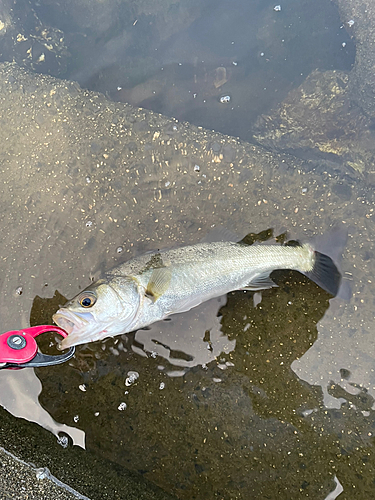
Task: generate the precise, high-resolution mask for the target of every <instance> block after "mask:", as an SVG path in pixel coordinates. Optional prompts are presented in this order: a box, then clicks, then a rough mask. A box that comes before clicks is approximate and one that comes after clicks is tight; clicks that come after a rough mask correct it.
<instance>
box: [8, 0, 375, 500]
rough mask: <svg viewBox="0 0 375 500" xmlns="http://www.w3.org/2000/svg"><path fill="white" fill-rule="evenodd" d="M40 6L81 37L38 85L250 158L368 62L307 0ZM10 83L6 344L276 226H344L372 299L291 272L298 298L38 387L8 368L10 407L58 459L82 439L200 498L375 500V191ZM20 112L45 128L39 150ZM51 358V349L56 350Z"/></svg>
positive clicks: (232, 300) (167, 327)
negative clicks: (10, 337) (158, 268)
mask: <svg viewBox="0 0 375 500" xmlns="http://www.w3.org/2000/svg"><path fill="white" fill-rule="evenodd" d="M20 7H21V4H20ZM33 7H34V9H35V13H36V14H37V15H38V16H39V18H40V19H42V20H43V22H44V23H45V24H46V25H48V26H50V27H51V26H52V27H54V29H55V30H60V31H61V33H63V34H64V38H63V40H64V43H63V44H64V46H65V47H66V51H65V52H64V51H63V50H62V49H61V50H60V51H59V52H56V51H54V50H51V51H50V53H48V52H46V54H47V55H46V56H45V57H46V59H45V66H44V65H43V64H42V62H43V61H42V62H38V59H37V58H36V55H35V54H37V52H36V45H34V52H35V54H34V55H35V59H34V61H33V65H32V66H31V69H33V70H36V71H38V72H44V73H51V74H53V75H57V76H60V77H64V78H67V79H68V80H78V81H79V83H80V84H81V86H82V87H84V88H89V89H93V90H97V91H100V92H103V93H105V94H107V96H108V97H110V98H111V99H114V100H118V101H121V100H123V101H130V102H131V103H132V104H134V105H137V106H142V107H145V108H147V109H151V110H153V111H157V112H161V113H163V114H165V115H167V116H173V117H176V118H178V119H180V120H188V121H189V122H191V123H193V124H195V125H198V126H203V127H207V128H208V129H215V130H217V131H219V132H222V133H226V134H229V135H235V136H239V137H240V138H241V139H244V140H251V138H252V125H253V123H254V121H255V119H256V117H257V116H258V115H259V114H260V113H265V112H267V111H268V110H270V109H271V108H272V107H273V106H275V105H276V104H277V103H279V102H281V101H282V100H283V98H284V97H285V96H286V94H287V93H288V91H289V90H290V89H292V88H294V87H296V86H298V85H299V84H300V83H301V82H302V81H303V80H304V79H305V78H306V76H307V75H308V74H309V73H310V72H311V71H312V70H314V69H316V68H317V67H318V68H319V69H321V70H325V69H342V70H347V71H349V70H350V68H351V65H352V64H353V58H354V46H353V43H352V41H351V39H350V37H349V35H348V34H347V32H346V31H345V29H343V28H342V23H341V22H340V20H339V17H338V14H337V12H336V11H335V9H334V7H333V4H331V3H329V2H323V1H319V2H311V1H302V2H294V1H291V2H288V4H285V5H284V4H281V11H277V10H274V7H275V4H274V3H271V2H258V1H254V2H240V1H238V2H219V3H213V2H205V3H198V2H189V3H187V4H181V3H173V2H169V3H168V2H166V3H165V4H164V3H163V4H157V5H154V4H153V3H151V4H150V5H149V4H147V2H145V3H143V2H142V3H137V4H132V3H130V2H129V3H120V4H118V3H115V2H112V3H111V2H108V3H105V4H102V3H95V2H89V1H87V2H86V3H85V4H77V3H76V2H69V1H66V2H63V3H61V2H60V3H59V4H55V3H49V2H40V3H38V4H37V5H34V6H33ZM28 29H29V30H33V29H35V27H31V28H30V27H28ZM25 30H26V28H25ZM38 33H39V34H40V30H39V31H38ZM38 36H39V35H38ZM60 38H61V37H60ZM38 40H39V39H38ZM56 40H57V39H56ZM22 43H26V42H22ZM38 43H39V44H40V47H42V46H43V45H42V42H41V41H40V40H39V42H38ZM49 43H51V41H50V42H49ZM56 44H57V45H56V46H58V43H57V42H56ZM60 48H61V47H60ZM9 50H10V49H9ZM41 51H42V49H40V51H39V52H38V54H39V55H38V57H40V56H41V54H42V52H41ZM26 53H27V51H26ZM56 53H57V55H56ZM54 55H55V56H56V57H54ZM3 58H4V59H6V55H5V56H4V54H3ZM21 59H22V58H21ZM56 61H58V62H59V64H57V63H56ZM26 62H27V61H26ZM3 76H4V78H3V80H4V82H5V80H6V81H7V82H9V81H10V78H13V80H12V81H11V83H10V86H11V92H10V94H6V92H8V87H6V86H5V83H4V88H5V89H6V90H4V88H2V89H1V91H2V92H3V94H2V96H7V95H8V97H7V98H8V99H9V103H7V100H6V98H5V97H2V101H1V102H2V103H3V104H2V106H3V109H4V110H5V111H3V115H4V116H6V117H7V120H8V122H6V124H5V126H4V127H3V130H2V132H1V134H2V136H1V141H0V142H1V143H2V144H6V147H4V148H3V150H2V156H1V161H2V165H3V180H4V185H5V186H14V182H15V180H14V179H15V174H14V172H13V170H12V168H13V169H14V171H16V172H17V174H16V175H17V177H16V178H17V179H18V181H17V183H16V186H17V188H18V193H17V194H16V195H13V194H12V192H11V191H10V192H9V190H8V189H5V190H4V192H3V194H2V199H1V203H2V205H1V208H2V210H1V213H2V214H3V216H2V222H1V224H2V225H3V227H4V232H6V236H7V237H6V238H4V239H3V242H2V257H3V259H4V261H7V259H8V262H9V263H10V264H8V263H6V264H4V268H3V269H2V271H3V273H4V280H3V283H2V284H1V286H2V294H3V295H2V298H1V301H2V302H1V305H2V312H3V315H2V319H3V326H4V330H5V329H11V328H18V327H21V326H26V325H27V324H28V322H29V321H30V323H31V324H39V323H49V322H50V321H51V315H52V314H53V313H54V312H55V311H56V309H57V308H58V305H59V304H61V303H62V302H63V301H64V297H71V296H73V295H75V294H76V293H77V291H78V290H79V289H81V288H83V287H85V286H87V284H88V283H89V282H90V280H91V279H96V278H98V277H99V276H100V273H101V272H102V271H104V270H105V269H108V268H109V267H111V266H113V265H115V264H116V263H119V262H122V261H124V260H126V259H127V258H128V257H130V256H132V255H136V254H139V253H140V252H143V251H147V250H150V249H155V248H159V247H165V246H168V245H176V244H183V243H185V244H188V243H194V242H197V241H199V240H200V239H201V237H202V236H204V234H206V233H207V232H209V231H210V229H212V226H214V225H219V224H222V225H225V226H226V227H229V228H230V229H231V230H233V231H235V232H237V233H238V234H239V236H240V237H242V236H243V235H244V234H246V233H248V232H249V231H254V232H257V233H260V232H261V231H264V230H267V229H268V228H270V227H274V228H275V231H274V234H275V235H277V234H280V233H282V232H283V231H288V235H289V237H290V238H302V239H310V238H312V237H313V236H314V235H316V234H322V233H327V232H329V231H330V230H331V228H332V226H333V225H334V224H336V223H338V222H340V223H342V224H343V225H344V226H346V227H347V228H348V241H347V244H346V249H345V251H344V254H343V263H342V267H343V273H344V279H345V281H346V282H350V283H351V286H352V297H351V299H350V300H349V301H344V300H341V299H333V300H332V299H331V298H330V297H329V296H328V295H327V294H326V293H325V292H323V291H322V290H321V289H319V288H318V287H317V286H316V285H314V284H313V283H311V282H309V281H308V280H307V279H305V278H303V277H301V276H300V275H298V274H290V273H279V274H278V275H276V276H275V279H276V280H277V282H278V283H279V288H278V289H274V290H269V291H265V292H263V293H262V294H261V295H259V294H253V293H250V292H247V293H243V292H236V293H232V294H229V295H228V297H222V298H219V299H214V300H212V301H210V302H208V303H206V304H203V305H201V306H200V307H198V308H196V309H194V310H193V311H190V312H188V313H184V314H181V315H178V316H175V317H172V318H171V319H170V321H165V322H161V323H157V324H155V325H152V326H151V327H150V329H149V330H141V331H138V332H135V333H133V334H129V335H123V336H121V337H118V338H115V339H109V340H106V341H103V342H96V343H94V344H92V345H88V346H80V347H79V348H78V349H77V354H76V357H75V359H74V360H72V361H71V362H69V363H67V364H65V365H62V366H56V367H54V368H46V369H39V370H36V376H35V375H34V372H33V371H31V370H29V371H27V372H26V371H22V372H7V373H5V372H1V373H0V374H1V376H2V378H3V380H2V382H3V387H6V390H3V392H2V394H1V398H2V399H1V404H2V405H3V406H5V407H6V408H8V409H9V411H11V412H12V413H13V414H15V415H16V416H22V417H24V418H27V419H29V420H32V421H36V422H38V423H40V424H41V425H43V426H44V427H45V428H47V429H50V430H51V432H53V433H55V434H57V433H58V432H60V438H59V441H57V442H56V447H59V446H60V445H61V444H63V445H65V444H66V443H67V442H68V441H69V440H68V441H66V440H64V436H65V437H66V436H70V437H71V438H72V440H73V441H74V443H75V444H77V445H80V446H82V447H85V448H86V449H87V452H88V453H90V454H94V455H95V456H97V457H99V458H100V457H103V458H106V459H109V460H111V461H112V462H114V463H116V464H121V465H123V466H125V467H126V468H129V469H131V470H134V471H137V472H138V473H140V474H142V475H143V476H145V477H146V478H148V479H150V480H151V481H153V482H155V483H156V484H158V485H159V486H161V487H162V488H163V489H164V490H165V491H167V492H170V493H173V494H175V495H176V496H177V497H178V498H181V499H193V498H196V499H206V498H220V499H234V498H246V499H247V498H254V499H265V498H276V497H279V498H285V499H289V498H314V499H320V498H321V499H333V498H336V497H337V496H338V495H339V493H340V492H341V491H342V490H343V493H342V494H341V495H340V498H361V499H367V498H371V497H372V496H373V495H374V484H373V480H374V466H375V463H374V456H373V453H374V451H373V432H375V431H374V425H375V422H374V408H373V404H374V397H375V392H374V391H375V376H374V368H373V365H374V354H375V351H374V347H375V346H374V342H373V340H372V335H371V334H372V331H373V321H374V315H373V307H374V300H375V299H374V291H373V285H372V276H373V271H374V264H373V259H374V243H373V237H372V235H373V229H374V226H373V222H372V216H373V212H374V194H373V190H371V189H370V188H369V187H368V186H367V185H366V184H365V183H364V182H363V179H362V178H361V177H360V176H359V175H358V176H357V175H355V173H353V172H352V173H351V174H350V175H348V173H347V172H341V171H340V170H339V167H338V166H337V165H332V164H329V163H328V162H327V163H324V162H323V163H320V164H319V165H318V166H314V168H313V167H311V165H309V164H307V163H306V164H304V163H303V162H301V161H299V160H294V159H291V158H290V157H287V156H285V157H283V156H280V157H279V156H276V155H275V156H273V155H271V154H270V153H265V152H264V151H261V150H259V149H257V148H256V147H253V146H250V145H243V144H241V143H237V142H236V141H234V140H232V139H230V138H223V137H221V136H219V135H217V134H216V135H215V134H210V133H206V132H205V131H204V130H203V131H201V130H198V129H197V128H190V127H189V126H185V125H182V124H180V123H177V122H171V121H168V120H166V119H164V118H159V117H155V116H152V115H149V114H147V113H144V114H142V112H138V111H134V112H133V111H129V110H128V109H127V108H125V111H123V112H122V111H121V109H120V108H119V107H116V105H114V104H110V103H109V104H108V101H106V100H105V99H104V97H103V98H98V99H94V98H92V97H91V95H90V94H87V95H86V96H83V95H82V94H79V93H78V90H76V89H75V88H74V86H66V87H65V88H63V87H60V88H59V87H57V88H56V89H55V88H54V87H53V85H52V84H50V83H49V82H48V81H47V82H45V87H43V89H42V90H40V91H39V90H38V83H36V82H37V80H36V79H35V78H34V77H31V76H30V77H29V80H27V78H28V77H27V76H24V75H21V74H18V73H17V74H16V77H13V76H11V77H9V74H8V73H6V71H4V72H3ZM19 85H20V86H21V87H20V88H19V87H18V86H19ZM12 96H13V98H14V100H13V101H12ZM224 96H229V97H230V100H229V102H227V103H221V102H220V97H224ZM101 99H102V100H101ZM34 101H35V102H38V103H39V102H41V103H42V104H40V108H39V111H38V108H37V105H36V104H35V107H33V106H34V105H33V102H34ZM17 102H18V103H19V102H22V103H23V105H24V106H25V107H26V109H29V110H31V111H30V112H29V113H25V116H24V115H22V116H23V118H22V119H23V120H24V122H22V127H21V129H22V134H21V135H17V134H18V133H19V129H20V127H19V123H18V121H17V120H19V118H17V119H16V118H14V117H15V116H17V117H18V116H19V115H18V114H17V113H16V112H15V111H12V110H19V108H17ZM67 102H68V104H69V105H67ZM4 103H5V104H4ZM18 105H19V104H18ZM12 106H13V107H12ZM46 109H47V111H48V113H49V114H46V112H45V110H46ZM50 110H51V111H50ZM20 116H21V115H20ZM75 116H79V119H78V118H77V120H76V119H75ZM12 117H13V118H12ZM56 124H57V125H56ZM7 127H8V130H7ZM46 131H47V132H46ZM45 133H47V134H48V133H52V139H51V138H48V137H49V136H48V135H44V134H45ZM48 148H50V149H48ZM9 158H10V159H9ZM12 162H13V163H12ZM8 165H11V167H12V168H10V167H9V168H8ZM196 165H198V166H199V169H197V168H195V167H196ZM7 168H8V170H10V172H9V173H7V172H8V170H7ZM18 168H19V170H17V169H18ZM14 200H17V202H15V201H14ZM12 203H13V204H14V205H15V207H17V208H16V209H13V208H11V209H10V208H9V207H12V206H13V205H12ZM20 207H22V209H21V208H20ZM18 211H19V212H18ZM332 246H335V242H334V241H333V242H332ZM120 247H121V251H120V252H119V251H118V249H119V248H120ZM19 286H22V287H23V294H22V295H21V296H19V295H17V294H16V293H15V290H16V288H18V287H19ZM55 290H58V293H56V294H55V296H54V293H55ZM53 296H54V298H52V297H53ZM15 318H16V320H15ZM18 318H19V319H18ZM50 342H53V339H44V340H41V343H40V345H41V347H42V349H43V350H44V351H48V350H49V349H52V347H51V346H50V345H49V344H50ZM39 393H40V394H39ZM61 433H63V434H61ZM98 480H99V479H98ZM334 490H335V493H332V494H331V495H330V492H332V491H334ZM82 493H84V491H82Z"/></svg>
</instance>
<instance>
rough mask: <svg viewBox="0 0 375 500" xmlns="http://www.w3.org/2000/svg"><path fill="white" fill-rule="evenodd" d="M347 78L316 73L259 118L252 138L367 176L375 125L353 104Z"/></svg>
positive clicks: (373, 152) (338, 73) (374, 145)
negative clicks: (342, 166)
mask: <svg viewBox="0 0 375 500" xmlns="http://www.w3.org/2000/svg"><path fill="white" fill-rule="evenodd" d="M349 79H350V76H349V75H348V74H347V73H345V72H342V71H325V72H321V71H318V70H316V71H314V72H313V73H311V74H310V75H309V76H308V77H307V78H306V80H305V81H304V82H303V84H302V85H300V86H299V87H298V88H297V89H294V90H292V91H291V92H290V93H289V95H288V96H287V98H286V99H285V100H284V101H283V102H282V103H281V104H280V105H279V106H278V107H277V108H276V109H274V110H273V111H272V112H271V113H270V114H269V115H267V116H265V115H263V116H261V117H259V118H258V120H257V122H256V125H255V127H254V137H255V139H256V140H257V141H258V142H259V143H260V144H262V145H263V146H265V147H267V148H271V149H273V150H277V151H286V152H289V153H294V154H296V155H297V156H301V157H303V158H315V159H326V160H327V161H329V162H337V163H338V164H343V165H344V166H345V167H346V169H347V171H348V172H350V171H356V172H358V173H363V174H366V175H367V174H368V175H369V177H371V174H372V172H373V170H374V169H373V165H374V163H375V130H374V123H373V121H372V120H371V118H370V117H368V116H366V115H364V114H363V113H362V110H361V108H359V107H358V106H357V105H355V104H354V103H353V102H352V99H351V93H350V88H349V87H348V81H349ZM371 180H372V177H371Z"/></svg>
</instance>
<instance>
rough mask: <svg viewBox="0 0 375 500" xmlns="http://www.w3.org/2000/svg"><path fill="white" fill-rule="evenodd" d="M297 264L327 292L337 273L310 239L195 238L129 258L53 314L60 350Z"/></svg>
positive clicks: (261, 284)
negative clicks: (285, 242) (295, 242)
mask: <svg viewBox="0 0 375 500" xmlns="http://www.w3.org/2000/svg"><path fill="white" fill-rule="evenodd" d="M277 269H292V270H296V271H300V272H301V273H303V274H305V275H306V276H308V277H309V278H310V279H312V280H313V281H315V282H316V283H317V284H318V285H319V286H321V287H322V288H324V289H325V290H327V291H328V292H329V293H331V294H332V295H336V293H337V291H338V288H339V285H340V281H341V274H340V272H339V271H338V269H337V267H336V265H335V264H334V263H333V261H332V259H331V258H330V257H328V256H327V255H324V254H321V253H319V252H317V251H315V250H314V248H313V247H312V246H311V245H310V244H304V245H301V246H281V245H269V244H254V245H246V244H244V243H242V242H239V243H236V242H231V241H227V242H213V243H199V244H196V245H191V246H185V247H181V248H176V249H172V250H166V251H163V252H159V251H157V252H154V253H148V254H145V255H142V256H139V257H135V258H133V259H131V260H129V261H128V262H125V263H124V264H122V265H120V266H118V267H116V268H114V269H112V270H111V271H109V272H108V273H107V274H106V275H105V276H104V278H103V279H100V280H99V281H97V282H95V283H93V284H92V285H90V286H89V287H87V288H86V289H85V290H84V291H83V292H81V293H79V294H78V295H77V296H76V297H74V298H73V299H72V300H71V301H69V302H68V303H67V304H66V305H65V306H64V307H62V308H60V309H59V310H58V311H57V313H56V314H55V315H54V316H53V320H54V321H55V323H56V324H57V325H58V326H59V327H61V328H63V329H64V330H65V331H66V332H67V333H68V336H67V337H66V338H65V339H63V340H62V342H61V344H60V349H65V348H67V347H70V346H73V345H78V344H83V343H86V342H93V341H95V340H100V339H104V338H106V337H113V336H115V335H119V334H123V333H127V332H131V331H134V330H137V329H139V328H142V327H145V326H147V325H150V324H152V323H154V322H155V321H159V320H162V319H163V318H166V317H167V316H170V315H171V314H175V313H180V312H183V311H188V310H189V309H191V308H193V307H196V306H197V305H199V304H201V303H202V302H204V301H206V300H209V299H211V298H213V297H218V296H220V295H224V294H226V293H228V292H230V291H233V290H261V289H266V288H271V287H273V286H277V285H276V284H275V283H274V282H273V281H272V279H271V278H270V273H271V272H272V271H275V270H277Z"/></svg>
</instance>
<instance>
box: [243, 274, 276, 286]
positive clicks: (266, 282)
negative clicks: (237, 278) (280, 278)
mask: <svg viewBox="0 0 375 500" xmlns="http://www.w3.org/2000/svg"><path fill="white" fill-rule="evenodd" d="M274 286H278V285H276V283H275V282H274V281H272V280H271V278H270V273H269V271H266V272H265V273H262V274H258V275H257V276H255V277H254V278H253V279H252V280H251V281H250V283H249V284H248V285H247V286H245V287H243V288H242V290H265V289H266V288H272V287H274Z"/></svg>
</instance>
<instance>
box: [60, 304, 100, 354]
mask: <svg viewBox="0 0 375 500" xmlns="http://www.w3.org/2000/svg"><path fill="white" fill-rule="evenodd" d="M52 318H53V321H54V322H55V323H56V325H57V326H59V327H60V328H62V329H63V330H65V331H66V333H67V334H68V336H67V337H66V338H64V339H63V340H62V341H61V342H60V345H59V349H66V348H67V347H71V346H72V345H77V344H84V343H85V342H90V338H88V337H89V336H88V335H87V330H88V326H89V324H90V323H93V319H94V318H93V316H92V314H91V313H82V314H80V313H73V312H71V311H69V310H67V309H63V308H62V309H59V310H58V311H57V313H56V314H54V315H53V316H52ZM90 320H91V321H90Z"/></svg>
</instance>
